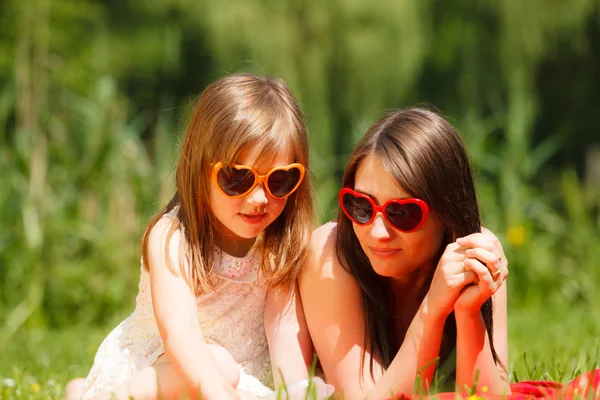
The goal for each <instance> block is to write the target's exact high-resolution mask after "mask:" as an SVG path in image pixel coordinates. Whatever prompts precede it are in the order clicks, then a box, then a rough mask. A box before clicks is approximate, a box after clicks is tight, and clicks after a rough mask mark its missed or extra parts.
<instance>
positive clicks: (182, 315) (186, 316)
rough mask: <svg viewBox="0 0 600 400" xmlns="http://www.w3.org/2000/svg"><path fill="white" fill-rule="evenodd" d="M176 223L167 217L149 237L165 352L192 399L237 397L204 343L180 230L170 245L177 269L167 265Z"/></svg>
mask: <svg viewBox="0 0 600 400" xmlns="http://www.w3.org/2000/svg"><path fill="white" fill-rule="evenodd" d="M171 223H172V222H171V221H170V219H169V218H163V219H162V220H160V221H159V222H158V223H157V224H156V225H155V226H154V227H153V228H152V232H151V233H150V237H149V242H148V246H149V260H147V262H148V266H149V270H150V283H151V292H152V305H153V308H154V315H155V318H156V322H157V324H158V329H159V331H160V335H161V338H162V340H163V343H164V346H165V353H166V355H167V357H168V359H169V361H170V362H171V364H172V366H173V368H174V369H175V371H176V372H177V374H178V375H179V377H180V378H181V379H182V380H183V382H184V383H185V384H186V386H187V388H188V389H189V391H190V394H191V396H192V398H197V397H199V396H200V395H201V396H202V397H203V398H208V399H230V398H236V397H237V395H236V392H235V389H234V388H233V386H232V385H231V384H230V383H229V382H227V380H226V379H225V378H224V376H223V375H222V373H221V372H220V370H219V367H218V365H217V362H216V360H215V358H214V357H213V355H212V353H211V351H210V350H209V347H208V345H207V344H206V342H205V341H204V338H203V336H202V332H201V330H200V324H199V322H198V317H197V309H196V297H195V295H194V293H193V291H192V290H191V288H190V287H189V285H188V284H187V283H186V281H185V280H184V279H183V278H182V277H181V276H180V272H179V265H180V262H181V261H182V260H181V255H180V243H181V241H182V240H184V239H183V238H182V237H181V234H180V232H179V231H176V232H175V233H174V234H173V236H172V237H171V239H170V242H169V244H168V245H169V254H168V257H169V258H170V262H171V265H172V266H173V270H172V269H171V268H169V266H168V264H167V260H166V257H167V255H166V254H165V243H166V240H167V233H168V231H169V228H170V224H171Z"/></svg>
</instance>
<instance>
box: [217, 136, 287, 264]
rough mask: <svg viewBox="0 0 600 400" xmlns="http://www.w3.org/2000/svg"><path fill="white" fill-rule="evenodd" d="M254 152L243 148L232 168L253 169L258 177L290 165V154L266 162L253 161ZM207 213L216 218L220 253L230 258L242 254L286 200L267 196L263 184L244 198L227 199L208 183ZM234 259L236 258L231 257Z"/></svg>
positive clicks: (275, 216) (283, 154) (277, 155)
mask: <svg viewBox="0 0 600 400" xmlns="http://www.w3.org/2000/svg"><path fill="white" fill-rule="evenodd" d="M257 157H258V149H256V148H255V147H253V146H248V147H247V148H245V149H244V150H243V151H242V152H241V154H240V157H239V158H238V159H237V160H235V161H234V162H235V164H240V165H247V166H251V167H253V168H254V169H255V170H256V172H257V173H258V174H261V175H262V174H266V173H267V172H269V171H270V170H271V169H273V168H274V167H279V166H285V165H289V164H291V163H292V162H293V157H292V154H291V151H284V152H279V154H275V155H274V156H273V157H272V158H270V159H264V160H260V161H259V160H257ZM210 202H211V209H212V211H213V213H214V215H215V217H216V218H217V222H218V224H217V225H218V226H217V229H218V230H219V233H220V234H221V236H222V242H221V243H219V245H220V247H221V248H222V250H223V251H225V252H228V253H230V254H235V253H242V254H243V253H245V251H247V250H248V249H249V248H250V246H251V245H252V243H254V238H256V236H258V235H259V234H260V233H261V232H262V231H264V230H265V229H266V228H267V226H269V225H270V224H271V223H272V222H273V221H275V219H276V218H277V217H279V215H280V214H281V213H282V212H283V209H284V207H285V204H286V202H287V198H283V199H278V198H275V197H273V196H271V195H270V194H269V193H268V192H267V191H266V190H265V188H264V186H263V183H260V184H258V185H256V186H255V187H254V189H252V190H251V191H250V192H249V193H248V194H246V195H244V196H242V197H238V198H231V197H229V196H227V195H226V194H224V193H222V192H221V191H220V190H219V188H218V187H216V183H215V182H214V181H213V182H212V183H211V190H210ZM235 255H237V254H235Z"/></svg>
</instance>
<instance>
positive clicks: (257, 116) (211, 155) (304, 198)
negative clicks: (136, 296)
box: [142, 74, 313, 294]
mask: <svg viewBox="0 0 600 400" xmlns="http://www.w3.org/2000/svg"><path fill="white" fill-rule="evenodd" d="M246 146H256V148H257V149H258V154H259V159H260V158H262V157H270V156H272V155H273V153H274V152H275V151H284V150H285V151H289V150H291V154H292V155H293V162H297V163H301V164H302V165H304V166H305V168H306V174H305V177H304V180H303V182H302V184H301V185H300V187H299V188H298V190H296V191H295V192H294V193H293V194H292V195H290V196H289V197H288V199H287V204H286V206H285V208H284V210H283V212H282V213H281V215H280V216H279V217H278V218H277V219H276V220H275V221H273V223H271V224H270V225H269V226H268V227H267V228H266V229H265V231H264V236H263V238H264V239H263V240H262V241H261V244H260V248H259V249H257V250H258V251H262V254H263V258H262V263H261V267H260V271H261V273H262V275H263V277H265V279H266V280H267V282H268V283H269V285H270V286H286V285H291V284H293V283H294V282H295V279H296V277H297V275H298V272H299V271H300V268H301V267H302V265H304V263H305V260H306V258H307V251H308V242H309V238H310V233H311V230H312V222H313V221H312V187H311V182H310V173H309V170H308V164H309V159H308V154H309V147H308V132H307V128H306V124H305V121H304V118H303V116H302V112H301V110H300V107H299V106H298V104H297V103H296V100H295V99H294V96H293V95H292V93H291V91H290V89H289V88H288V87H287V85H286V84H285V83H284V82H283V81H282V80H280V79H273V78H263V77H258V76H254V75H251V74H235V75H230V76H227V77H225V78H221V79H219V80H217V81H216V82H214V83H212V84H211V85H210V86H208V87H207V88H206V89H205V90H204V92H203V93H202V94H201V95H200V98H199V100H198V102H197V104H196V107H195V109H194V113H193V116H192V118H191V121H190V123H189V125H188V128H187V132H186V137H185V141H184V143H183V147H182V148H181V155H180V158H179V163H178V166H177V191H176V193H175V195H174V196H173V198H172V199H171V201H170V202H169V204H167V206H166V207H165V208H163V209H162V210H161V211H160V212H159V213H158V214H157V215H156V216H155V217H154V218H153V219H152V221H151V222H150V223H149V224H148V227H147V229H146V232H145V233H144V237H143V240H142V258H143V260H148V239H149V236H150V232H151V230H152V228H153V227H154V225H156V223H157V222H158V221H159V220H160V219H161V218H162V217H163V216H164V215H165V214H166V213H168V212H169V211H171V210H174V211H173V212H175V213H176V215H177V219H176V220H175V222H174V223H173V224H172V226H171V229H170V231H169V234H168V236H167V240H166V244H165V254H166V261H167V264H168V265H169V266H170V267H171V268H173V266H172V265H170V263H169V257H168V251H169V249H168V246H169V241H170V238H171V236H172V235H173V233H174V232H175V231H177V230H180V232H181V233H182V235H183V237H185V244H184V247H182V250H184V252H183V254H184V255H185V256H184V258H183V261H182V265H180V266H179V268H180V271H181V274H182V276H184V277H185V278H186V280H187V281H188V282H189V283H190V286H191V287H192V288H193V289H194V291H195V292H196V294H200V293H203V292H206V291H209V290H214V284H213V282H212V279H211V272H212V270H213V265H214V260H213V249H214V247H215V246H216V243H215V238H216V235H217V234H218V233H217V229H216V217H215V216H214V214H213V212H212V210H211V208H210V190H211V185H213V183H212V182H211V172H212V165H214V164H215V163H217V162H219V161H222V162H224V163H232V162H235V160H236V159H237V158H238V156H239V154H240V153H241V151H242V150H243V149H244V148H245V147H246ZM144 268H146V270H148V265H147V263H146V262H144Z"/></svg>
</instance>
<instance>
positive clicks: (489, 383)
mask: <svg viewBox="0 0 600 400" xmlns="http://www.w3.org/2000/svg"><path fill="white" fill-rule="evenodd" d="M458 242H459V244H460V245H461V246H462V247H463V248H466V251H465V256H466V257H467V258H466V261H465V264H464V265H465V268H466V269H469V270H472V271H475V272H476V273H477V276H478V279H477V282H476V284H474V285H472V286H470V287H468V288H466V289H465V290H464V291H463V293H462V294H461V296H460V297H459V298H458V299H457V301H456V303H455V305H454V314H455V316H456V328H457V338H456V340H457V342H456V357H457V359H456V360H457V370H456V384H457V388H458V390H464V389H465V387H472V386H473V385H474V384H477V387H478V388H480V389H481V388H482V387H484V386H485V387H487V388H488V390H489V391H490V392H491V393H510V386H509V382H508V376H507V370H506V368H507V367H508V333H507V325H508V324H507V290H506V280H505V279H506V277H507V276H508V268H507V266H508V263H507V261H506V257H505V256H504V252H503V249H502V245H501V244H500V242H499V241H498V239H497V238H496V236H495V235H494V234H493V233H492V232H490V231H488V230H486V229H483V230H482V233H476V234H472V235H469V236H467V237H465V238H461V239H459V240H458ZM492 274H493V275H492ZM496 274H497V276H495V275H496ZM490 297H491V298H492V304H493V314H492V319H493V330H492V334H493V340H494V349H495V350H496V354H497V355H498V358H499V361H500V363H501V364H500V363H499V364H498V365H496V364H495V362H494V359H493V356H492V352H491V346H490V338H489V336H488V334H487V330H486V328H485V324H484V320H483V317H482V315H481V311H480V308H481V305H482V304H483V302H485V301H486V300H487V299H488V298H490Z"/></svg>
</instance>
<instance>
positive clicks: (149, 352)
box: [81, 241, 273, 400]
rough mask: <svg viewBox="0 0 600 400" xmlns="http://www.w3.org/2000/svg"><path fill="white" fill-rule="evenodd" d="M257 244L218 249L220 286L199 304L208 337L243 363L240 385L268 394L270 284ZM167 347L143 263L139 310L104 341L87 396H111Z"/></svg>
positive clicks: (137, 308) (87, 397)
mask: <svg viewBox="0 0 600 400" xmlns="http://www.w3.org/2000/svg"><path fill="white" fill-rule="evenodd" d="M257 242H258V241H257ZM256 247H257V246H256V245H255V246H254V248H253V249H251V250H250V252H248V254H247V255H246V256H245V257H242V258H238V257H233V256H231V255H229V254H227V253H224V252H222V251H220V250H219V249H215V260H216V261H215V262H217V264H218V265H217V266H216V267H215V274H216V276H217V277H218V278H217V281H218V284H217V290H216V291H215V292H212V293H207V294H203V295H200V296H198V297H197V304H198V320H199V322H200V327H201V329H202V334H203V336H204V338H205V340H206V341H207V342H208V343H214V344H218V345H220V346H222V347H224V348H225V349H227V350H228V351H229V352H230V353H231V355H232V356H233V358H234V359H235V360H236V361H237V363H238V365H239V368H240V383H239V385H238V389H245V390H248V391H250V392H252V393H254V394H256V395H257V396H263V395H266V394H268V393H270V392H271V390H270V389H269V387H273V376H272V373H271V367H270V365H271V364H270V358H269V350H268V347H267V340H266V335H265V329H264V324H263V314H264V305H265V298H266V292H267V288H266V285H265V284H264V281H263V280H262V279H261V278H260V276H258V267H259V265H260V261H261V258H260V254H258V252H255V251H254V249H255V248H256ZM219 260H220V261H219ZM164 351H165V350H164V347H163V343H162V340H161V338H160V335H159V332H158V327H157V325H156V320H155V319H154V312H153V309H152V299H151V297H150V275H149V274H148V272H146V270H145V269H144V268H141V275H140V284H139V293H138V295H137V297H136V307H135V310H134V311H133V313H132V314H131V315H130V316H129V317H128V318H127V319H125V320H124V321H123V322H122V323H121V324H119V325H118V326H117V327H116V328H115V329H114V330H113V331H112V332H111V333H110V334H109V335H108V337H106V339H104V341H103V342H102V344H101V345H100V348H99V349H98V353H97V354H96V357H95V358H94V365H93V366H92V369H91V371H90V373H89V375H88V377H87V379H86V385H85V389H84V391H83V393H82V395H81V399H82V400H84V399H85V400H89V399H109V398H110V397H111V394H112V392H113V391H114V390H115V389H117V388H118V387H119V386H121V385H122V384H123V383H125V382H126V381H127V380H128V379H129V378H131V376H132V375H133V374H134V373H135V372H137V371H140V370H142V369H144V368H146V367H149V366H151V365H153V364H154V363H155V362H156V361H157V360H158V358H159V357H160V356H161V355H162V354H164Z"/></svg>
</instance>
